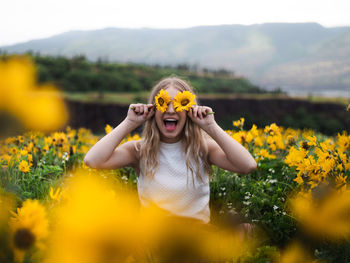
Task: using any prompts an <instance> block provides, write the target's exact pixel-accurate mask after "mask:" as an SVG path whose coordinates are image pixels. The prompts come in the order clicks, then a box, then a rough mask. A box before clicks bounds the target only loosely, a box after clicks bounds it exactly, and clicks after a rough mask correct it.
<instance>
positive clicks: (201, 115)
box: [198, 107, 205, 119]
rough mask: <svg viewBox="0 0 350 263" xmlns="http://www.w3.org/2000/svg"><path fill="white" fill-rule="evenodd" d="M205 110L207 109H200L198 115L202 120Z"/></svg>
mask: <svg viewBox="0 0 350 263" xmlns="http://www.w3.org/2000/svg"><path fill="white" fill-rule="evenodd" d="M204 110H205V109H204V108H203V107H199V110H198V115H199V118H200V119H203V115H204Z"/></svg>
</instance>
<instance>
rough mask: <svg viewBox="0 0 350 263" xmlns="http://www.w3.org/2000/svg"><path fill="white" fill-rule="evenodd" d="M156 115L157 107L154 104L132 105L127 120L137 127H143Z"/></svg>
mask: <svg viewBox="0 0 350 263" xmlns="http://www.w3.org/2000/svg"><path fill="white" fill-rule="evenodd" d="M154 113H155V106H154V105H153V104H142V103H137V104H130V105H129V110H128V114H127V117H126V118H127V119H128V120H129V121H132V122H134V123H135V124H137V125H141V124H143V123H144V122H145V121H147V120H149V119H151V118H152V117H153V115H154Z"/></svg>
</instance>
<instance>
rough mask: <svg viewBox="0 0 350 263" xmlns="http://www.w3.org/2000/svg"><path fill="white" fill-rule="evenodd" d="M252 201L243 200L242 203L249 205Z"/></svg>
mask: <svg viewBox="0 0 350 263" xmlns="http://www.w3.org/2000/svg"><path fill="white" fill-rule="evenodd" d="M251 203H252V202H249V201H243V204H244V205H250V204H251Z"/></svg>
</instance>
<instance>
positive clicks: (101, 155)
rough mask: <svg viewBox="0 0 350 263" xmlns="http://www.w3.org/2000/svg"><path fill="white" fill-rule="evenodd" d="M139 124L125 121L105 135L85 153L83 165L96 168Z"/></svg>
mask: <svg viewBox="0 0 350 263" xmlns="http://www.w3.org/2000/svg"><path fill="white" fill-rule="evenodd" d="M137 126H139V124H137V123H135V122H133V121H130V120H128V119H125V120H124V121H122V122H121V123H120V124H119V125H118V126H117V127H116V128H114V129H113V130H112V131H111V132H110V133H108V134H106V135H105V136H104V137H103V138H102V139H100V140H99V141H98V142H97V143H96V144H95V145H94V146H92V147H91V149H90V150H89V151H88V152H87V154H86V155H85V158H84V163H85V164H86V165H87V166H91V167H96V166H98V165H99V164H102V163H104V162H106V161H107V160H108V159H109V158H110V157H111V155H112V153H113V151H114V150H115V148H116V147H117V146H118V145H119V144H120V143H121V141H122V140H123V139H124V138H125V136H127V135H128V134H130V133H131V132H132V131H133V130H134V129H136V128H137Z"/></svg>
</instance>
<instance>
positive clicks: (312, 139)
mask: <svg viewBox="0 0 350 263" xmlns="http://www.w3.org/2000/svg"><path fill="white" fill-rule="evenodd" d="M306 140H308V141H309V142H308V143H307V144H308V145H309V146H316V145H317V144H316V140H317V139H316V136H307V137H306Z"/></svg>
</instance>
